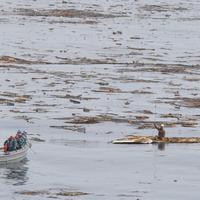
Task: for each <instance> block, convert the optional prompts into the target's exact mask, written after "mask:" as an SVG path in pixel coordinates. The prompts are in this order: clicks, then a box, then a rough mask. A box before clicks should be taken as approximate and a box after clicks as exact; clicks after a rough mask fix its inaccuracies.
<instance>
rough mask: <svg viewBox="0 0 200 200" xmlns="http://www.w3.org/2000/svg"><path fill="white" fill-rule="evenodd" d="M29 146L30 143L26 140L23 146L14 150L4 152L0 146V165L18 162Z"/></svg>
mask: <svg viewBox="0 0 200 200" xmlns="http://www.w3.org/2000/svg"><path fill="white" fill-rule="evenodd" d="M30 147H31V143H29V142H28V141H27V143H26V145H25V146H23V147H22V148H21V149H18V150H16V151H8V152H4V150H3V148H0V165H2V164H7V163H11V162H20V161H22V160H23V159H24V158H25V157H26V155H27V152H28V150H29V148H30Z"/></svg>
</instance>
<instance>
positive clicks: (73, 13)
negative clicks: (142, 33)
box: [14, 8, 125, 18]
mask: <svg viewBox="0 0 200 200" xmlns="http://www.w3.org/2000/svg"><path fill="white" fill-rule="evenodd" d="M14 13H16V14H17V15H24V16H43V17H69V18H75V17H76V18H86V17H89V18H114V17H123V16H125V15H122V14H116V15H115V14H105V13H100V12H95V11H91V10H76V9H37V10H36V9H35V10H34V9H26V8H18V9H15V10H14Z"/></svg>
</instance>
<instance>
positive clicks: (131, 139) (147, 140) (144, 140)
mask: <svg viewBox="0 0 200 200" xmlns="http://www.w3.org/2000/svg"><path fill="white" fill-rule="evenodd" d="M112 143H113V144H153V143H200V137H165V138H162V139H159V138H158V137H157V136H128V137H126V138H122V139H116V140H113V141H112Z"/></svg>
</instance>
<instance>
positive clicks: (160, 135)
mask: <svg viewBox="0 0 200 200" xmlns="http://www.w3.org/2000/svg"><path fill="white" fill-rule="evenodd" d="M154 127H155V128H156V129H157V130H158V139H160V140H162V139H163V138H164V137H165V130H164V124H161V125H160V126H158V125H157V124H155V123H154Z"/></svg>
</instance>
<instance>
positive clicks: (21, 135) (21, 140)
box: [15, 130, 27, 149]
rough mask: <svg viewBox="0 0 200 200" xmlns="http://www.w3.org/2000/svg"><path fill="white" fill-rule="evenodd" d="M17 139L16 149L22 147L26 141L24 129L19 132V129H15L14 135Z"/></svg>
mask: <svg viewBox="0 0 200 200" xmlns="http://www.w3.org/2000/svg"><path fill="white" fill-rule="evenodd" d="M15 138H16V140H17V144H18V147H17V149H20V148H22V147H23V146H25V145H26V143H27V133H26V132H25V131H23V132H21V131H20V130H18V131H17V134H16V136H15Z"/></svg>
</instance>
